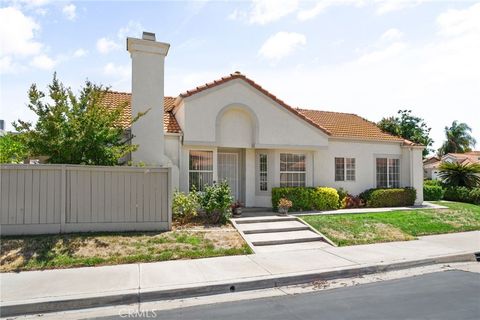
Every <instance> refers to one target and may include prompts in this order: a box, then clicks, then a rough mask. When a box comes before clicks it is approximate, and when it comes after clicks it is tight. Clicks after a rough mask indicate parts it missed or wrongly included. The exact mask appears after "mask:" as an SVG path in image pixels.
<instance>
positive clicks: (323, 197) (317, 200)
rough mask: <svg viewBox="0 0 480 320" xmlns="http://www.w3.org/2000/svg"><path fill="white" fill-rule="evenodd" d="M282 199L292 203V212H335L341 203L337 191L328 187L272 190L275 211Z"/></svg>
mask: <svg viewBox="0 0 480 320" xmlns="http://www.w3.org/2000/svg"><path fill="white" fill-rule="evenodd" d="M281 198H286V199H288V200H290V201H292V208H290V210H291V211H308V210H333V209H337V208H338V203H339V197H338V193H337V190H335V189H334V188H327V187H280V188H278V187H277V188H272V208H273V209H274V210H275V211H276V210H278V201H279V200H280V199H281Z"/></svg>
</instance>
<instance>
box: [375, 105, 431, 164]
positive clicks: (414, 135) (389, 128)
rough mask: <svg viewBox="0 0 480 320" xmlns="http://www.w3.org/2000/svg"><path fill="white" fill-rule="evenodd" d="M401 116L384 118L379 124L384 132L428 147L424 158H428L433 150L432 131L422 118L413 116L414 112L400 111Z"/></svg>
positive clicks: (424, 151) (424, 152)
mask: <svg viewBox="0 0 480 320" xmlns="http://www.w3.org/2000/svg"><path fill="white" fill-rule="evenodd" d="M398 114H399V116H396V117H388V118H383V119H382V120H380V122H379V123H378V124H377V125H378V126H379V127H380V129H382V130H383V131H384V132H388V133H390V134H393V135H395V136H399V137H402V138H404V139H407V140H410V141H412V142H415V143H419V144H422V145H424V146H426V148H425V149H424V150H423V156H426V155H427V154H428V153H429V152H430V151H433V150H432V149H429V148H428V147H430V146H431V145H432V144H433V140H432V139H431V138H430V136H429V135H430V130H431V128H429V127H428V126H427V124H426V123H425V121H424V120H423V119H422V118H420V117H415V116H413V115H412V110H398Z"/></svg>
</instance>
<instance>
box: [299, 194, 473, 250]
mask: <svg viewBox="0 0 480 320" xmlns="http://www.w3.org/2000/svg"><path fill="white" fill-rule="evenodd" d="M434 203H437V204H440V205H443V206H446V207H448V209H421V210H405V211H400V210H399V211H391V212H378V213H362V214H339V215H333V214H332V215H312V216H302V217H301V218H302V219H303V220H305V221H306V222H308V223H309V224H310V225H311V226H313V227H314V228H316V229H317V230H319V231H320V232H321V233H323V234H324V235H326V236H327V237H328V238H330V239H331V240H332V241H333V242H335V243H336V244H337V245H339V246H349V245H357V244H367V243H376V242H389V241H402V240H413V239H415V238H416V237H418V236H425V235H432V234H441V233H452V232H463V231H473V230H480V206H478V205H474V204H468V203H460V202H444V201H442V202H434Z"/></svg>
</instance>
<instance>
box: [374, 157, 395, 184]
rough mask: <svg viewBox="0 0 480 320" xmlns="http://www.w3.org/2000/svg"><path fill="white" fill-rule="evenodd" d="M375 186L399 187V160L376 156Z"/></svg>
mask: <svg viewBox="0 0 480 320" xmlns="http://www.w3.org/2000/svg"><path fill="white" fill-rule="evenodd" d="M376 167H377V173H376V175H377V188H398V187H400V160H399V159H389V158H377V160H376Z"/></svg>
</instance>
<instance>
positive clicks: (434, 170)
mask: <svg viewBox="0 0 480 320" xmlns="http://www.w3.org/2000/svg"><path fill="white" fill-rule="evenodd" d="M443 162H451V163H453V162H456V163H460V164H465V165H466V164H472V163H480V151H470V152H465V153H447V154H445V155H444V156H442V157H438V156H433V157H430V158H427V159H425V160H424V161H423V177H424V178H425V179H432V180H437V179H438V173H439V172H440V165H441V164H442V163H443Z"/></svg>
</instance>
